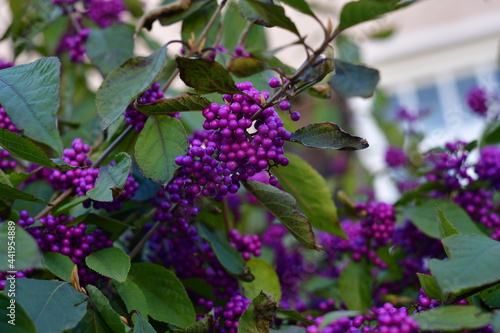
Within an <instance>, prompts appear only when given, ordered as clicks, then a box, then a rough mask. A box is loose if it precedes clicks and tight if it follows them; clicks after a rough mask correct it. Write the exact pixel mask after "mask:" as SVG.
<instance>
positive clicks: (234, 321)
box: [216, 295, 252, 333]
mask: <svg viewBox="0 0 500 333" xmlns="http://www.w3.org/2000/svg"><path fill="white" fill-rule="evenodd" d="M251 302H252V301H251V300H249V299H248V298H245V297H243V296H240V295H235V296H233V297H231V298H230V299H229V302H227V304H226V306H225V307H224V308H223V309H221V310H219V311H217V313H216V317H217V315H219V316H218V317H219V322H218V323H217V324H216V329H217V332H220V333H237V332H238V320H239V319H240V317H241V315H242V314H243V313H244V312H245V310H246V309H247V308H248V306H249V305H250V303H251Z"/></svg>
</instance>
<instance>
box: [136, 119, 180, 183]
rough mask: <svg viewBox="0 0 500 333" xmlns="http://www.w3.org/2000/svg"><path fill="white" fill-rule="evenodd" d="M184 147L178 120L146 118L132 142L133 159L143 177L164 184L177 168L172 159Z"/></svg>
mask: <svg viewBox="0 0 500 333" xmlns="http://www.w3.org/2000/svg"><path fill="white" fill-rule="evenodd" d="M187 150H188V142H187V135H186V130H185V129H184V126H183V125H182V123H181V122H180V120H178V119H175V118H172V117H169V116H158V117H150V118H149V119H148V120H147V121H146V124H145V125H144V128H143V130H142V131H141V133H140V134H139V138H137V142H136V144H135V159H136V160H137V164H138V165H139V168H140V169H141V172H142V174H143V175H144V176H146V177H147V178H149V179H151V180H153V181H155V182H158V183H160V184H162V185H165V184H167V183H168V182H169V181H170V179H172V177H173V176H174V172H175V170H177V168H178V167H179V166H178V165H177V164H175V158H176V157H177V156H179V155H185V154H186V153H187Z"/></svg>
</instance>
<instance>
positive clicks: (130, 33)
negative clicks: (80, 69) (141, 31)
mask: <svg viewBox="0 0 500 333" xmlns="http://www.w3.org/2000/svg"><path fill="white" fill-rule="evenodd" d="M85 46H86V53H87V55H88V56H89V58H90V60H91V61H92V63H93V64H94V65H96V67H97V68H98V69H99V70H100V71H101V73H102V75H103V76H104V77H106V76H107V75H108V74H109V73H110V72H111V71H112V70H114V69H116V68H118V67H119V66H120V65H122V64H123V63H124V62H125V61H127V60H128V59H130V58H132V57H133V56H134V29H132V27H130V26H128V25H125V24H114V25H112V26H110V27H108V28H105V29H92V30H91V31H90V34H89V36H88V38H87V42H86V43H85Z"/></svg>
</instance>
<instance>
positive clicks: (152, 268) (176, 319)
mask: <svg viewBox="0 0 500 333" xmlns="http://www.w3.org/2000/svg"><path fill="white" fill-rule="evenodd" d="M129 279H130V280H132V281H133V282H135V283H136V284H137V285H138V286H139V288H141V290H142V292H143V293H144V296H146V300H147V303H148V309H149V315H150V316H151V317H153V318H154V319H156V320H159V321H162V322H166V323H169V324H173V325H175V326H178V327H181V328H185V327H187V326H188V325H190V324H192V323H193V322H194V321H195V320H196V315H195V312H194V308H193V304H192V303H191V301H190V300H189V297H188V295H187V293H186V290H185V289H184V286H183V285H182V283H181V281H179V279H178V278H177V277H176V276H175V275H174V273H172V272H171V271H169V270H168V269H166V268H164V267H161V266H159V265H155V264H153V263H137V264H133V265H132V268H131V269H130V273H129Z"/></svg>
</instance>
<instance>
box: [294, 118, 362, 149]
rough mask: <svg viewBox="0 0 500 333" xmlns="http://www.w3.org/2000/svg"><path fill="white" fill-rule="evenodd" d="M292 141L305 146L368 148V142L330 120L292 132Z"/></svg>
mask: <svg viewBox="0 0 500 333" xmlns="http://www.w3.org/2000/svg"><path fill="white" fill-rule="evenodd" d="M290 141H292V142H299V143H301V144H303V145H304V146H306V147H313V148H326V149H338V150H359V149H365V148H368V142H367V141H366V140H365V139H362V138H360V137H357V136H352V135H351V134H349V133H347V132H345V131H344V130H343V129H341V128H340V127H339V126H338V125H337V124H334V123H330V122H323V123H316V124H310V125H307V126H305V127H302V128H300V129H298V130H297V131H296V132H294V133H292V137H291V139H290Z"/></svg>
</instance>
